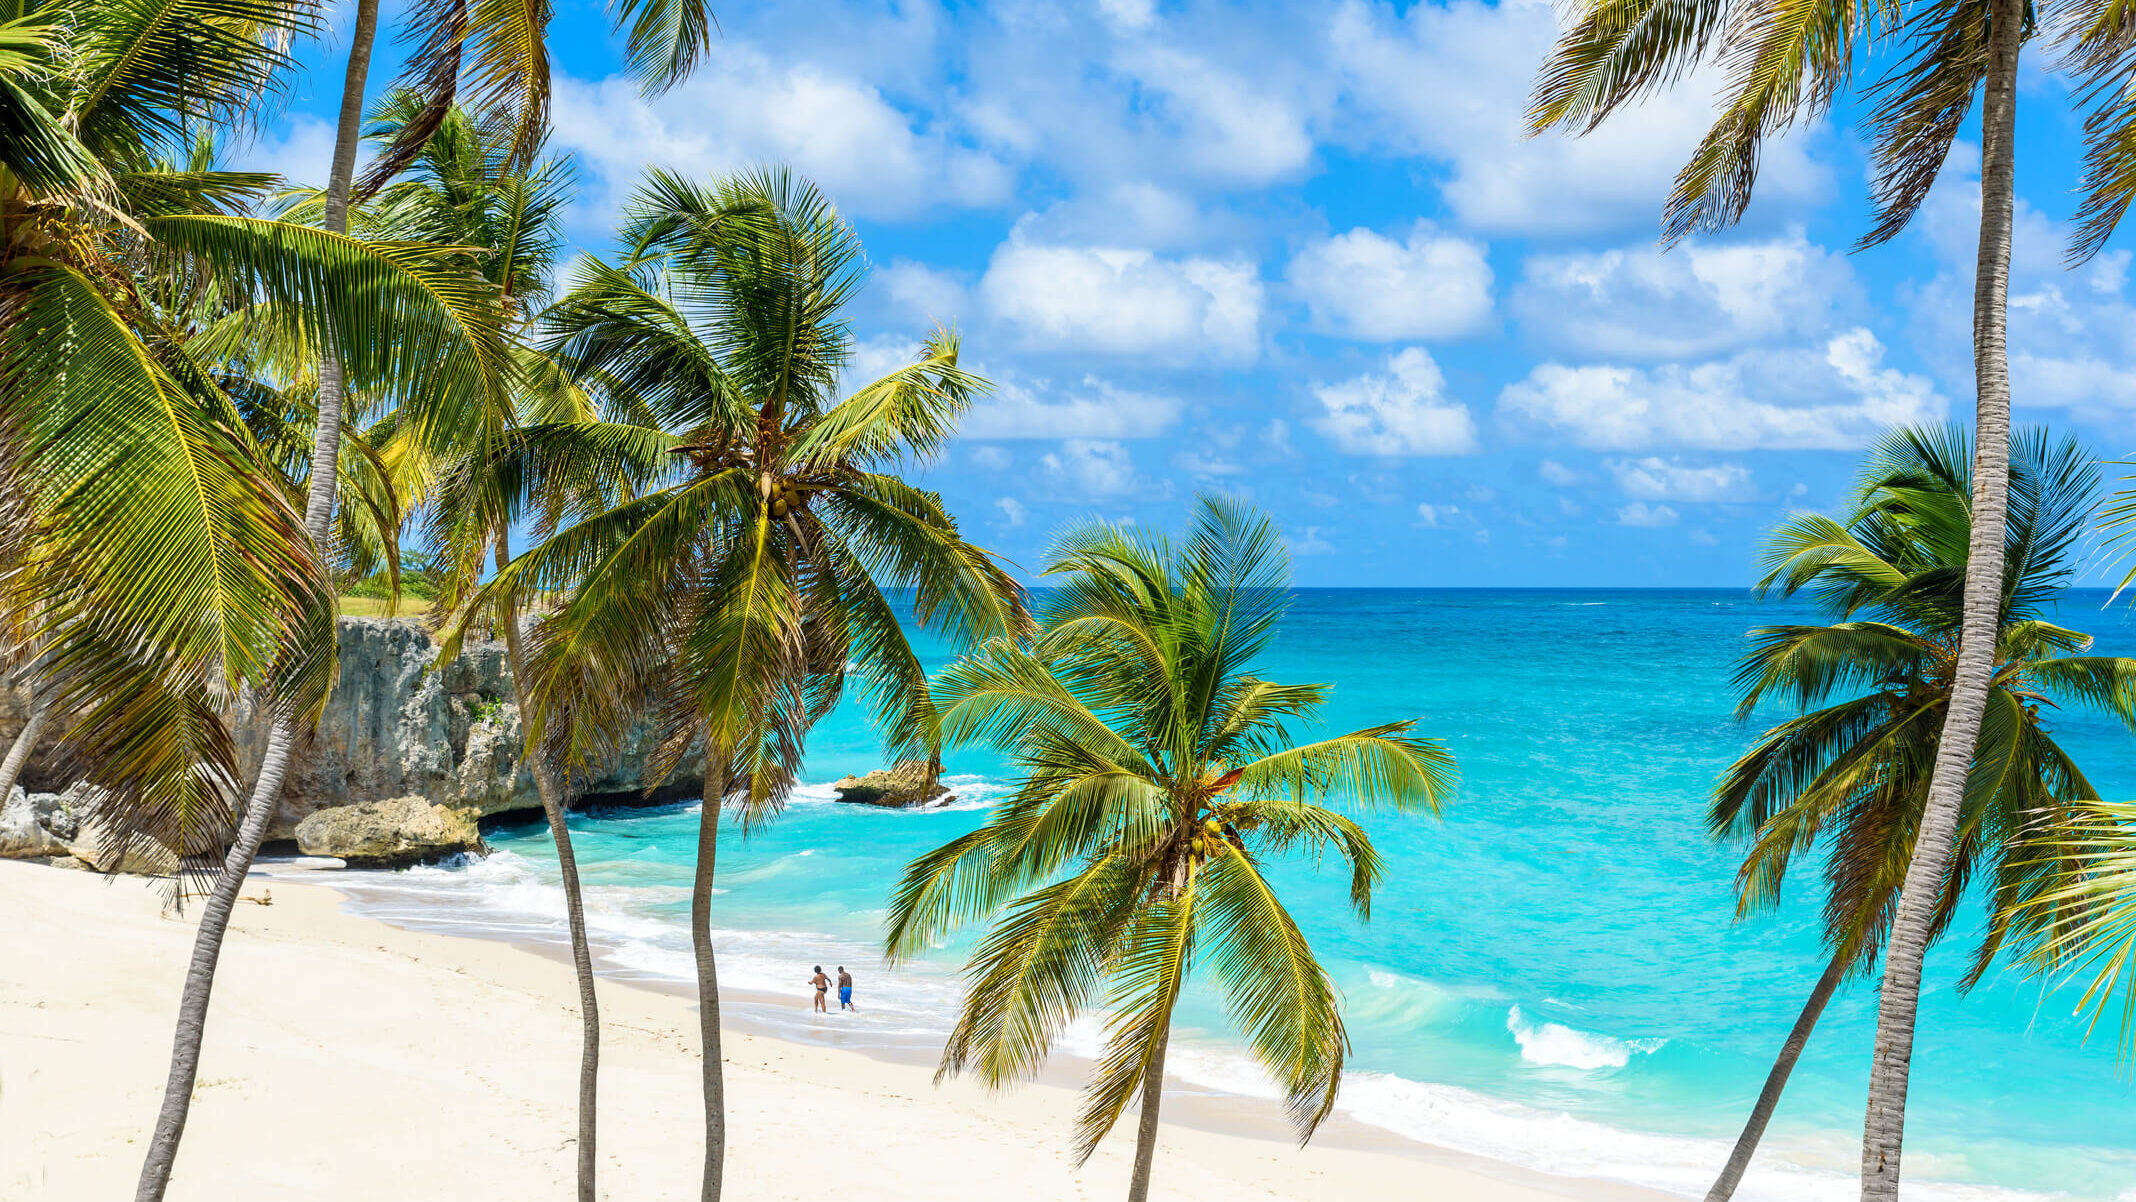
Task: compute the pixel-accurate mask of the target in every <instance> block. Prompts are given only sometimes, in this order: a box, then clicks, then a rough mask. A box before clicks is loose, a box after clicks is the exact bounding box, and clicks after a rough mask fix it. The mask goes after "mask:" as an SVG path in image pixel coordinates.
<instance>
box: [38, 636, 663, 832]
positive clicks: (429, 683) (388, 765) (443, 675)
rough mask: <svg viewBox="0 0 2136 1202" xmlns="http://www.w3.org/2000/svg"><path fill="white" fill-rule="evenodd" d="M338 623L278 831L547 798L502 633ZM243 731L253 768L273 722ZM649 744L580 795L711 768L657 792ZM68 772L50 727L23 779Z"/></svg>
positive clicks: (43, 781) (50, 786)
mask: <svg viewBox="0 0 2136 1202" xmlns="http://www.w3.org/2000/svg"><path fill="white" fill-rule="evenodd" d="M337 633H338V635H339V639H340V653H341V675H340V678H339V680H338V681H337V682H336V684H335V686H334V692H333V695H332V696H331V697H329V698H328V700H327V704H326V712H325V714H324V716H323V717H322V718H321V719H320V722H319V733H318V737H317V738H315V739H314V740H313V741H312V743H311V745H310V746H309V747H307V748H305V749H304V750H303V751H302V752H300V753H299V755H298V757H297V761H296V763H295V765H294V766H293V767H292V768H291V770H290V774H289V779H288V781H287V783H286V784H285V785H284V786H283V789H282V801H281V809H280V812H279V813H277V814H276V815H275V823H274V826H273V828H272V829H270V831H269V832H268V838H270V839H286V838H290V837H291V836H292V834H293V833H294V831H295V830H296V825H297V823H298V822H300V821H302V820H303V819H304V817H305V816H306V815H308V814H311V813H312V812H314V811H316V810H320V809H324V808H327V807H329V806H342V805H353V804H356V803H359V802H368V801H385V800H389V799H393V798H401V797H408V796H419V797H425V798H428V799H430V800H431V801H434V802H438V803H441V804H443V805H447V806H452V807H454V808H464V809H472V810H475V811H477V812H478V813H481V814H484V815H488V814H501V813H507V812H510V811H514V810H539V809H540V808H541V799H540V798H539V797H538V796H537V795H536V794H535V792H534V781H533V778H532V776H531V775H530V774H529V773H528V772H527V771H526V770H525V769H524V768H523V767H522V766H521V764H520V762H519V761H520V756H519V749H520V735H519V707H518V706H517V705H516V704H514V702H513V699H512V696H513V695H512V674H511V671H510V670H509V669H508V668H507V667H506V665H505V655H504V644H503V643H502V642H474V641H470V642H468V643H467V644H466V645H465V647H464V648H463V650H462V653H461V655H460V657H459V659H457V660H455V661H454V662H452V663H450V664H445V665H443V666H439V665H438V664H437V663H436V660H437V647H436V645H435V644H434V643H433V642H432V641H431V639H430V635H429V632H428V631H426V630H425V629H424V628H423V626H422V625H421V624H420V623H419V622H416V621H413V620H409V619H399V620H395V619H386V618H342V619H341V620H340V623H339V629H338V631H337ZM27 700H28V699H27V697H26V696H25V695H24V694H23V693H22V691H21V690H19V689H12V688H10V689H6V690H4V692H0V740H8V741H12V740H13V739H14V737H15V735H16V734H17V732H19V731H20V730H21V729H22V722H23V718H24V716H25V714H26V712H27ZM59 725H60V724H59V723H57V722H55V723H53V724H52V729H53V730H54V731H56V729H57V728H58V726H59ZM236 733H237V737H238V745H239V747H240V749H241V751H242V753H243V755H244V757H245V761H246V767H247V769H248V770H249V769H251V768H252V767H253V766H255V765H257V763H258V762H259V757H260V755H261V753H262V752H263V751H264V750H265V747H266V743H267V729H266V724H265V723H264V722H262V721H259V720H257V719H256V718H251V717H240V719H239V720H238V726H237V732H236ZM4 746H5V744H4V743H0V747H4ZM642 750H643V748H642V747H632V748H631V749H629V751H628V752H627V753H626V754H625V755H623V756H622V757H620V758H619V760H618V762H617V763H616V764H615V765H614V766H612V767H611V768H609V769H608V770H607V771H605V772H603V773H601V774H599V775H597V776H594V777H592V778H590V779H584V780H581V781H580V782H578V788H577V792H578V793H579V794H580V795H581V798H582V799H583V800H586V801H593V802H601V803H610V804H629V803H634V802H642V801H648V800H650V801H662V800H668V799H671V798H680V797H693V796H696V795H697V794H698V793H699V792H700V791H701V788H702V782H701V780H698V779H683V778H681V777H680V776H678V777H677V778H672V779H670V780H669V781H668V782H667V783H666V785H665V786H664V787H663V788H662V789H660V790H659V791H658V792H657V793H656V794H654V795H652V796H650V797H648V796H647V794H646V792H645V782H644V780H643V779H642V775H641V769H642V767H643V764H644V758H645V757H644V755H643V754H642ZM67 784H68V782H67V781H65V780H62V779H61V778H60V777H59V776H58V775H57V765H56V763H55V762H54V756H53V746H52V740H51V738H50V737H49V736H48V737H47V739H46V741H45V743H44V744H43V745H40V746H39V747H38V748H37V749H36V751H35V752H34V753H33V755H32V756H31V759H30V761H29V763H28V765H27V766H26V767H25V768H24V769H23V775H22V785H23V786H24V787H25V788H26V789H27V790H28V791H29V792H31V793H47V792H50V793H57V792H60V791H62V790H63V789H64V788H65V787H66V785H67Z"/></svg>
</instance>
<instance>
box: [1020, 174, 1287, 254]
mask: <svg viewBox="0 0 2136 1202" xmlns="http://www.w3.org/2000/svg"><path fill="white" fill-rule="evenodd" d="M1017 229H1018V231H1019V232H1020V233H1022V234H1023V236H1024V238H1025V239H1026V240H1027V241H1031V242H1036V243H1042V244H1045V243H1068V244H1074V245H1099V244H1126V245H1131V246H1139V247H1143V248H1145V249H1148V250H1160V249H1170V248H1175V247H1183V246H1195V245H1211V244H1216V243H1221V242H1226V241H1236V240H1239V239H1243V238H1251V237H1253V236H1254V235H1255V234H1256V233H1257V232H1258V231H1257V229H1256V227H1255V226H1253V225H1251V224H1248V223H1246V222H1244V221H1241V220H1239V219H1237V218H1233V217H1228V216H1225V215H1223V214H1222V213H1220V212H1218V213H1212V212H1210V211H1208V210H1205V209H1204V208H1203V207H1202V206H1201V205H1200V204H1198V203H1196V202H1195V199H1194V197H1193V196H1191V195H1189V194H1188V193H1187V192H1185V191H1183V190H1181V189H1180V188H1178V187H1174V186H1168V185H1165V184H1160V183H1156V182H1154V181H1151V180H1145V179H1136V180H1115V181H1113V182H1111V183H1107V184H1104V185H1102V186H1098V187H1092V188H1090V189H1088V190H1086V191H1083V192H1079V193H1077V194H1076V195H1074V196H1070V197H1066V198H1064V199H1062V200H1058V201H1055V202H1054V203H1052V204H1050V205H1048V206H1046V207H1045V208H1043V209H1039V210H1036V211H1034V212H1031V213H1027V214H1025V215H1024V217H1022V218H1021V219H1020V220H1019V221H1018V222H1017Z"/></svg>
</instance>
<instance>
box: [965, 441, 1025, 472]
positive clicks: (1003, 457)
mask: <svg viewBox="0 0 2136 1202" xmlns="http://www.w3.org/2000/svg"><path fill="white" fill-rule="evenodd" d="M970 459H971V461H972V466H974V467H977V468H980V469H982V470H984V471H989V472H999V471H1006V470H1007V469H1008V467H1009V465H1010V464H1012V463H1014V462H1016V458H1015V456H1013V455H1011V454H1009V453H1008V452H1007V451H1006V450H1003V449H1002V448H1000V447H994V446H976V447H973V448H972V449H971V455H970Z"/></svg>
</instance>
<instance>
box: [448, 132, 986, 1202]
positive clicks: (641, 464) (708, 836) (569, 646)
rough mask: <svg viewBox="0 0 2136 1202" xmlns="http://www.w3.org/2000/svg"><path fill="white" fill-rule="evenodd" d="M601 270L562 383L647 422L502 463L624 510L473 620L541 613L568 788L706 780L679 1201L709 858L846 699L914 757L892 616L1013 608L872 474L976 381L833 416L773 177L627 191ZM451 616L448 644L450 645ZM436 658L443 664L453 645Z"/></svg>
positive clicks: (718, 1096) (798, 235)
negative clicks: (634, 750) (856, 694)
mask: <svg viewBox="0 0 2136 1202" xmlns="http://www.w3.org/2000/svg"><path fill="white" fill-rule="evenodd" d="M623 238H624V241H625V244H626V245H627V246H628V247H629V248H630V249H631V256H630V258H629V259H628V260H626V261H625V262H623V263H622V264H619V265H612V264H608V263H604V262H600V261H590V262H588V263H586V264H584V265H582V266H581V267H580V268H579V270H578V272H577V277H576V280H575V283H574V284H573V286H572V287H571V289H570V290H569V292H568V293H567V294H566V295H565V296H564V297H563V299H562V300H561V301H559V302H558V303H557V304H556V305H555V306H554V307H553V308H552V310H551V313H550V316H549V319H548V320H549V321H550V323H551V325H552V328H553V330H554V336H553V339H552V349H553V352H554V354H555V356H556V358H557V360H558V361H559V362H560V363H562V364H564V365H565V366H566V368H567V370H568V371H570V372H571V373H574V374H575V375H576V376H577V377H578V378H581V379H599V380H602V381H604V385H605V386H609V387H614V388H617V389H619V390H622V391H624V392H626V393H627V394H629V395H631V396H633V397H635V398H637V401H638V403H639V404H641V405H642V406H643V407H644V408H645V410H646V412H647V413H648V415H649V416H651V417H653V418H655V419H657V420H656V423H655V424H650V425H648V424H628V423H622V422H580V423H558V424H554V425H551V426H547V427H533V428H530V429H528V430H526V431H523V432H522V434H521V437H522V438H524V439H525V440H526V441H527V445H528V446H529V448H530V456H529V462H530V465H532V466H533V467H534V468H536V469H537V470H538V469H539V468H540V465H541V464H542V463H544V462H546V463H555V462H558V461H559V460H569V461H572V462H576V463H578V464H607V465H610V466H612V467H614V468H616V469H618V470H622V471H626V472H633V473H638V474H640V475H642V476H643V477H644V478H645V479H646V481H647V483H648V485H649V487H648V488H647V489H646V490H645V491H644V492H643V493H642V495H639V496H636V497H633V498H632V499H629V500H625V501H623V502H621V503H620V504H616V505H614V506H612V507H610V508H607V509H602V510H599V511H596V512H587V513H583V514H580V515H577V520H575V521H571V522H570V523H569V524H568V525H567V526H566V527H565V528H564V529H562V530H560V531H559V532H558V533H556V534H554V535H552V536H551V537H549V538H547V539H546V540H544V541H543V542H541V543H540V544H539V545H537V546H535V547H533V548H532V549H530V550H528V551H526V552H523V553H522V554H521V555H520V556H519V557H518V558H516V559H514V560H513V561H512V562H511V563H510V565H509V566H507V567H506V568H504V569H503V570H502V571H499V572H498V573H497V574H496V576H495V577H494V578H493V579H492V580H491V582H490V583H489V584H488V585H487V586H486V587H485V588H484V589H483V590H482V591H481V592H479V593H477V594H476V595H475V597H474V598H473V599H472V603H471V605H470V607H469V611H470V612H471V611H472V609H473V607H475V606H500V605H504V604H510V603H512V601H513V599H516V598H523V597H525V596H527V595H529V594H530V593H531V592H535V591H548V592H553V593H557V594H559V595H560V596H561V597H562V598H563V600H562V601H561V604H560V606H559V608H557V609H556V610H555V611H554V612H553V613H551V614H550V615H548V616H547V617H546V618H545V619H544V620H543V621H542V622H541V623H540V625H539V626H538V627H537V628H536V633H535V638H534V647H533V648H532V655H531V658H532V660H533V666H532V668H531V670H530V672H529V674H528V675H529V686H530V687H529V690H528V692H529V698H528V710H527V712H526V714H525V715H524V720H526V721H527V722H528V723H529V724H530V726H531V727H532V729H533V731H534V732H535V735H536V736H537V737H541V738H543V739H544V740H545V745H546V746H548V747H549V748H550V749H551V754H552V755H554V756H555V757H556V760H557V762H558V763H559V764H561V765H563V766H565V767H566V768H567V769H569V768H575V767H578V766H582V765H586V764H589V763H595V762H600V761H602V760H605V759H607V758H609V757H610V756H612V755H613V754H614V753H615V750H616V748H617V746H618V745H619V744H620V742H621V741H622V739H623V738H624V737H625V735H626V734H627V733H628V732H629V731H630V729H631V728H632V726H633V724H634V722H636V721H638V720H640V719H641V717H642V718H643V719H645V720H649V721H650V722H651V723H652V725H653V733H654V737H655V744H656V749H655V751H654V753H653V756H652V760H651V764H650V767H651V770H652V773H653V775H654V776H655V777H659V776H663V775H666V774H668V773H670V772H672V771H674V770H675V769H676V768H677V767H678V766H679V765H680V764H681V763H683V762H684V761H685V760H686V759H692V760H695V759H697V758H698V757H700V756H701V757H702V758H701V762H702V764H703V771H704V813H703V816H702V819H701V820H700V822H699V834H698V847H697V866H696V872H695V877H694V880H693V883H692V888H691V903H690V924H691V933H692V945H693V948H694V950H695V955H696V963H697V987H698V1004H699V1024H700V1034H701V1037H702V1040H703V1047H702V1075H703V1088H704V1101H705V1162H704V1175H703V1180H702V1184H701V1196H702V1197H703V1198H704V1199H705V1200H706V1202H715V1200H716V1199H717V1198H718V1197H719V1195H720V1189H721V1184H722V1172H723V1168H724V1162H725V1147H726V1109H725V1095H724V1078H723V1076H722V1074H721V1069H720V1030H719V982H718V976H717V967H716V962H715V959H714V954H713V947H712V932H711V905H712V893H713V888H712V886H713V880H714V871H715V867H716V854H717V850H718V833H719V825H720V821H721V816H722V814H723V812H724V811H725V810H726V809H728V808H729V807H732V808H733V809H734V810H735V811H736V813H737V815H738V817H739V820H740V821H741V822H742V823H743V824H744V825H745V827H746V826H747V825H748V824H753V823H756V822H760V821H763V820H764V819H766V818H768V817H769V816H770V815H771V814H772V813H774V812H775V811H776V810H777V809H778V808H779V806H780V805H781V804H782V802H783V801H784V799H785V797H786V795H787V792H788V790H789V789H790V788H791V786H792V784H793V781H794V778H795V774H796V773H797V772H798V771H799V770H800V767H801V754H802V748H803V744H804V742H805V740H806V737H807V735H808V731H809V729H810V727H811V726H812V725H813V724H814V723H815V722H816V721H817V720H818V719H819V718H820V717H822V715H823V714H824V713H825V712H826V711H828V710H829V709H830V707H831V706H832V705H833V704H834V703H836V701H837V700H838V698H839V697H840V696H841V695H842V693H843V691H844V688H845V685H846V683H847V680H848V678H849V677H851V676H857V677H858V678H859V680H860V682H861V683H862V685H863V686H864V691H865V693H866V695H867V701H868V703H869V704H870V706H871V707H872V708H873V709H874V710H875V712H876V714H877V716H878V718H879V720H880V721H881V723H882V725H883V726H884V728H885V730H886V731H887V732H889V734H890V738H891V741H892V742H893V744H895V745H897V746H899V747H901V748H911V747H923V746H926V745H927V743H928V742H929V740H930V738H931V734H932V718H933V714H932V710H931V708H930V706H929V703H928V693H927V680H926V675H925V672H924V670H923V669H922V667H921V664H920V660H919V657H918V655H917V654H916V653H915V652H914V650H913V648H912V646H911V644H910V642H908V640H907V637H906V633H905V629H904V627H903V625H902V624H901V622H900V620H899V609H898V606H897V605H896V604H895V603H893V600H892V590H910V592H909V604H910V607H911V612H912V614H913V616H914V617H915V618H916V619H917V620H918V621H919V622H920V623H921V624H922V625H923V626H931V627H938V628H940V629H943V630H944V631H946V632H947V633H948V635H949V636H950V637H951V638H952V639H954V640H955V641H958V642H961V643H973V642H976V641H977V640H981V639H985V638H992V637H997V636H1003V635H1008V634H1012V633H1014V632H1016V631H1018V630H1019V629H1021V628H1022V627H1023V625H1024V624H1025V622H1026V619H1025V618H1024V615H1023V610H1022V607H1021V601H1020V594H1019V591H1018V589H1017V588H1016V587H1015V585H1014V583H1013V582H1012V581H1011V580H1010V578H1009V577H1008V576H1007V574H1006V573H1005V572H1004V571H1003V570H1002V569H1001V568H1000V567H999V566H998V565H997V564H996V563H995V562H994V560H993V558H992V557H991V556H989V555H988V554H987V553H986V552H984V551H982V550H980V549H979V548H977V547H975V546H973V545H972V544H970V543H969V542H966V541H965V540H964V538H963V536H962V535H961V534H959V533H958V530H957V526H956V523H955V521H954V520H952V519H951V517H950V515H949V513H948V512H947V511H946V510H945V509H944V508H943V506H942V502H941V499H940V498H939V497H937V496H935V495H934V494H933V493H931V492H927V491H924V490H921V489H918V488H915V487H913V486H911V485H910V484H907V483H905V482H904V481H902V480H900V479H898V478H897V477H896V476H895V475H892V474H890V472H889V470H888V469H890V468H893V467H894V466H895V465H897V464H898V463H899V462H901V461H904V460H907V459H911V458H924V457H927V456H929V455H931V454H932V453H934V452H935V451H936V450H938V449H939V448H940V446H941V445H942V443H943V440H944V439H946V438H947V437H948V436H949V433H950V430H951V428H952V426H953V424H954V422H955V420H956V418H957V415H958V414H959V413H961V412H962V411H963V409H964V408H965V407H966V405H967V404H968V403H969V400H970V397H971V396H972V394H973V392H974V391H975V390H976V389H978V388H980V387H982V386H983V385H982V381H980V380H978V379H976V378H974V377H973V376H971V375H969V374H967V373H966V372H965V371H963V369H961V368H960V367H959V366H958V364H957V360H958V348H957V341H956V339H955V338H954V337H953V336H951V335H949V334H946V333H945V334H941V335H938V336H937V337H935V338H934V339H933V340H932V341H931V342H930V343H929V344H928V345H927V346H926V347H925V348H924V349H923V350H922V351H921V353H920V356H919V358H918V359H917V361H916V362H914V363H912V364H910V365H908V366H906V367H903V368H900V369H898V370H896V371H893V372H891V373H890V374H889V375H887V376H884V377H883V378H882V379H880V380H876V381H872V382H869V383H867V384H864V385H862V386H861V387H859V388H858V389H857V390H854V391H852V392H851V393H849V394H846V395H844V397H843V399H841V397H840V387H841V382H842V379H843V373H844V371H845V368H846V364H847V361H848V354H849V351H850V347H851V336H850V334H849V333H848V331H847V329H846V326H845V324H844V322H843V321H842V317H841V314H842V310H843V308H844V305H845V303H846V301H847V300H848V299H849V298H850V297H851V296H852V294H853V291H854V289H855V288H856V287H858V285H859V283H860V281H861V270H860V267H861V260H860V243H859V241H858V239H857V238H856V237H855V235H854V234H853V231H852V230H851V228H850V227H848V226H847V225H846V224H845V223H844V222H843V221H842V220H840V218H839V217H838V214H837V212H836V211H835V210H834V209H833V208H832V207H831V206H830V204H829V203H828V202H827V201H825V200H824V198H823V197H822V196H821V195H820V194H818V193H817V192H816V190H815V189H814V188H813V187H811V186H810V185H808V184H806V183H804V182H802V181H799V180H797V179H795V178H793V177H791V176H789V175H787V174H785V173H783V172H776V171H775V172H767V173H760V174H753V175H744V176H739V177H734V178H730V179H724V180H719V181H716V182H714V183H712V184H710V185H700V184H695V183H692V182H689V181H685V180H682V179H679V178H677V177H674V176H670V175H666V174H660V173H656V174H654V175H653V176H651V177H650V178H649V179H648V181H647V182H646V183H645V184H644V185H643V186H642V187H641V188H640V190H639V191H638V193H637V196H636V198H635V199H634V201H633V202H632V204H631V206H630V209H629V213H628V216H627V218H626V221H625V224H624V229H623ZM466 625H467V622H466V619H465V618H464V617H463V618H462V619H461V620H460V621H459V622H458V623H457V624H456V631H464V630H465V629H466ZM448 646H450V642H449V641H448Z"/></svg>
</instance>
